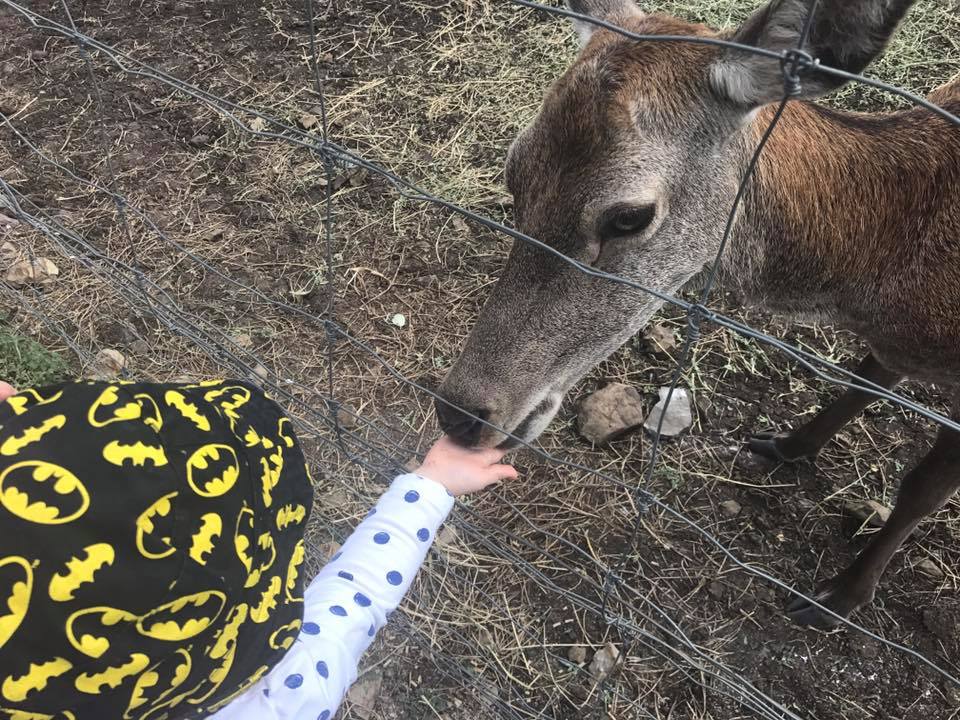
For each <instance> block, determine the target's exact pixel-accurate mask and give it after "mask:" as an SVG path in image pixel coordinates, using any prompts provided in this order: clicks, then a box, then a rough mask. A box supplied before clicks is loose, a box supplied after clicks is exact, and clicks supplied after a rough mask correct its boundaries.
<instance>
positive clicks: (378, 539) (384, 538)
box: [373, 532, 390, 545]
mask: <svg viewBox="0 0 960 720" xmlns="http://www.w3.org/2000/svg"><path fill="white" fill-rule="evenodd" d="M373 541H374V542H375V543H376V544H377V545H386V544H387V543H388V542H390V533H385V532H378V533H377V534H376V535H374V536H373Z"/></svg>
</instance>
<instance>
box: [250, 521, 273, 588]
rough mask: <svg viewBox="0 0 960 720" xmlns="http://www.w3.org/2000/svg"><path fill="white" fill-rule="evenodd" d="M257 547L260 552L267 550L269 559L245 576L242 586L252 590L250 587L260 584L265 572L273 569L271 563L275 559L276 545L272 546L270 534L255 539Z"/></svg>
mask: <svg viewBox="0 0 960 720" xmlns="http://www.w3.org/2000/svg"><path fill="white" fill-rule="evenodd" d="M257 545H258V546H259V547H260V549H261V550H267V551H269V552H270V559H269V560H268V561H267V562H265V563H262V564H261V565H260V567H258V568H256V569H254V570H253V571H252V572H251V573H250V574H249V575H248V576H247V582H245V583H244V585H243V587H244V588H252V587H254V586H255V585H256V584H257V583H259V582H260V577H261V576H262V575H263V574H264V573H265V572H267V571H268V570H269V569H270V568H272V567H273V563H274V562H275V561H276V559H277V547H276V545H274V544H273V537H272V536H271V535H270V533H263V534H262V535H261V536H260V537H259V538H258V539H257ZM242 559H243V558H241V560H242Z"/></svg>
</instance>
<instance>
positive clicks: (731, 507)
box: [720, 500, 743, 518]
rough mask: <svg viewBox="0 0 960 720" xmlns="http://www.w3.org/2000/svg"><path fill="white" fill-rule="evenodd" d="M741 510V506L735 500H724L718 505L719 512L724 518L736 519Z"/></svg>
mask: <svg viewBox="0 0 960 720" xmlns="http://www.w3.org/2000/svg"><path fill="white" fill-rule="evenodd" d="M742 510H743V505H741V504H740V503H738V502H737V501H736V500H724V501H723V502H722V503H720V512H721V513H723V514H724V515H725V516H726V517H731V518H732V517H736V516H737V515H739V514H740V512H741V511H742Z"/></svg>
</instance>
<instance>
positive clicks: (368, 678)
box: [347, 670, 383, 720]
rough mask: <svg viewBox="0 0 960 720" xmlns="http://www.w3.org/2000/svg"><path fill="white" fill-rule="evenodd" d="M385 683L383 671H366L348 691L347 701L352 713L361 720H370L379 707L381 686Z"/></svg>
mask: <svg viewBox="0 0 960 720" xmlns="http://www.w3.org/2000/svg"><path fill="white" fill-rule="evenodd" d="M382 684H383V673H381V672H380V671H376V670H375V671H370V672H367V673H364V674H363V675H362V676H361V678H360V679H359V680H357V681H356V682H355V683H354V684H353V685H352V686H351V687H350V690H349V692H348V693H347V702H348V703H350V710H351V714H352V715H353V716H354V717H358V718H360V720H370V718H372V717H374V713H375V711H376V709H377V698H379V697H380V686H381V685H382Z"/></svg>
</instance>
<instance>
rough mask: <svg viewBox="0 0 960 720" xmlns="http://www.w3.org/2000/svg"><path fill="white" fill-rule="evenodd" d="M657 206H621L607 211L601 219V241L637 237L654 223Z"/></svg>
mask: <svg viewBox="0 0 960 720" xmlns="http://www.w3.org/2000/svg"><path fill="white" fill-rule="evenodd" d="M656 214H657V206H656V205H619V206H616V207H612V208H610V209H609V210H607V211H606V212H605V213H603V215H602V216H601V218H600V228H599V230H600V240H601V242H603V241H606V240H614V239H616V238H620V237H626V236H628V235H637V234H639V233H641V232H643V231H644V230H646V229H647V227H648V226H649V225H650V223H652V222H653V218H654V217H655V216H656Z"/></svg>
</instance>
